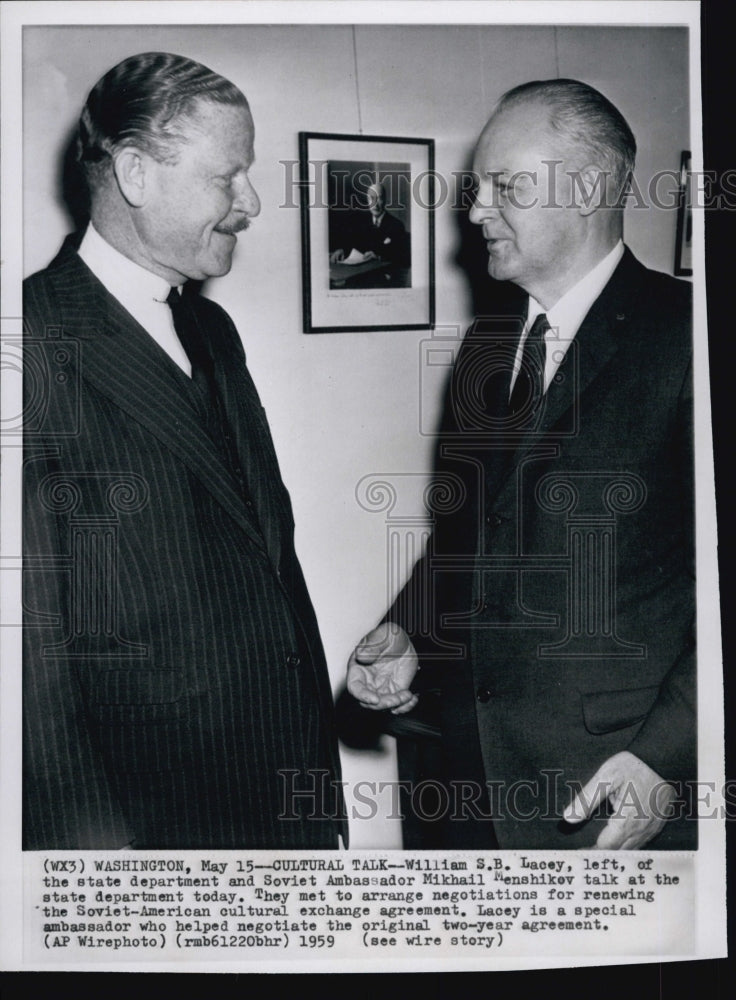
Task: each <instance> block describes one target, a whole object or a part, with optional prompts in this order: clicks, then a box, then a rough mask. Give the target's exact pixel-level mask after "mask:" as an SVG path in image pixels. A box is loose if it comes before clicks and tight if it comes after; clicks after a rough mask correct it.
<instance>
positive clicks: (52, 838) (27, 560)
mask: <svg viewBox="0 0 736 1000" xmlns="http://www.w3.org/2000/svg"><path fill="white" fill-rule="evenodd" d="M24 315H25V327H26V340H25V344H26V352H27V359H30V360H27V362H26V374H25V398H26V405H25V411H24V413H25V415H26V418H27V417H28V415H29V414H30V413H31V411H32V409H34V405H35V403H37V402H38V393H39V391H40V392H42V393H44V394H45V397H46V398H45V404H46V407H45V418H44V420H43V423H42V424H41V425H38V424H35V425H34V426H33V427H29V421H28V419H27V420H26V429H25V433H24V475H23V531H24V543H23V558H24V573H23V577H24V581H23V607H24V612H23V615H24V630H23V631H24V643H23V646H24V651H23V798H24V810H23V847H24V849H26V850H42V849H54V850H65V849H67V850H68V849H85V848H98V849H114V848H119V847H123V846H125V845H126V844H128V843H130V842H131V841H132V840H133V839H134V831H133V830H131V829H129V827H128V825H127V823H126V820H125V817H124V815H123V813H122V810H121V808H120V805H119V803H118V801H117V798H116V796H115V793H114V792H113V790H112V787H111V784H110V781H109V778H108V776H107V774H106V773H105V768H104V764H103V761H102V758H101V756H100V753H99V751H98V749H97V748H96V746H95V745H94V743H93V740H92V737H91V734H90V729H89V726H88V724H87V719H86V715H85V706H84V703H83V699H82V694H81V689H80V686H79V681H78V677H77V673H76V669H75V667H74V664H73V663H71V662H70V661H68V660H64V659H61V658H59V657H58V656H56V655H55V650H54V648H53V647H54V645H55V644H58V643H59V642H60V641H61V640H63V637H64V635H65V633H66V630H67V629H68V628H69V627H70V617H69V596H70V595H69V591H70V583H71V581H70V571H69V568H68V567H66V568H65V566H64V564H63V561H62V560H63V557H64V556H65V555H68V551H67V550H68V538H67V537H66V533H65V531H63V530H62V528H61V527H60V525H59V521H61V520H62V519H58V518H57V517H56V516H55V515H54V514H53V513H52V512H51V511H50V510H49V509H48V505H47V504H45V503H44V501H43V499H42V497H43V493H42V491H43V484H44V480H45V479H46V477H47V476H48V475H49V474H51V473H52V472H57V473H64V472H65V471H66V472H71V471H73V470H72V469H70V468H69V461H70V460H69V457H68V455H67V456H66V457H65V446H64V436H63V431H64V423H65V421H67V420H68V414H69V410H68V408H67V407H66V405H61V404H60V403H59V401H58V400H55V398H54V382H53V380H52V379H51V377H50V375H49V376H48V377H47V378H46V379H45V380H44V378H43V377H42V378H40V380H39V377H38V376H39V372H41V373H43V360H44V356H45V349H44V337H45V335H46V330H47V329H48V328H49V327H51V326H55V327H57V328H58V326H59V323H60V320H59V313H58V310H56V308H55V303H54V302H53V296H52V295H51V293H50V291H49V287H48V285H47V283H45V282H42V281H34V282H30V283H27V284H26V289H25V300H24ZM34 359H35V362H36V364H35V366H33V361H34ZM39 363H40V364H39ZM31 366H33V367H34V371H29V367H31ZM31 394H33V398H32V395H31ZM68 398H69V397H68V396H66V397H64V399H65V400H68Z"/></svg>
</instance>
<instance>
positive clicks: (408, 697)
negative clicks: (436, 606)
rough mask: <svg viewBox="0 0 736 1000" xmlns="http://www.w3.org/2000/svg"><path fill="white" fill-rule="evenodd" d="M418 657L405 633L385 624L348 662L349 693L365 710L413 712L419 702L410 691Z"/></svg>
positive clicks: (368, 637) (361, 645) (375, 629)
mask: <svg viewBox="0 0 736 1000" xmlns="http://www.w3.org/2000/svg"><path fill="white" fill-rule="evenodd" d="M417 669H418V660H417V654H416V651H415V649H414V646H413V645H412V642H411V639H410V638H409V636H408V635H407V634H406V632H405V631H404V630H403V628H401V627H400V626H398V625H395V624H394V623H393V622H382V623H381V624H380V625H379V626H378V627H377V628H374V629H373V631H372V632H369V633H368V635H366V636H364V637H363V638H362V639H361V640H360V642H359V643H358V645H357V646H356V647H355V649H354V651H353V654H352V656H351V657H350V659H349V660H348V677H347V685H348V691H349V692H350V693H351V694H352V696H353V697H354V698H356V699H357V701H359V702H360V704H361V705H362V706H363V708H371V709H374V710H375V711H380V710H383V709H390V710H391V712H392V713H393V714H394V715H402V714H403V713H404V712H410V711H411V710H412V708H414V706H415V705H416V703H417V701H418V700H419V699H418V697H417V695H415V694H414V693H413V692H412V691H411V690H410V686H411V682H412V681H413V679H414V675H415V674H416V672H417Z"/></svg>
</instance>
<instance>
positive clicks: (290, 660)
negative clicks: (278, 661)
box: [286, 653, 302, 667]
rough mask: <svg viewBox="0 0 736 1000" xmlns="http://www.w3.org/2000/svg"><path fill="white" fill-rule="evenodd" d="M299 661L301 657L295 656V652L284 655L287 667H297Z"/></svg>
mask: <svg viewBox="0 0 736 1000" xmlns="http://www.w3.org/2000/svg"><path fill="white" fill-rule="evenodd" d="M301 662H302V661H301V657H299V656H297V655H296V653H290V654H289V655H288V656H287V657H286V666H287V667H298V666H299V664H300V663H301Z"/></svg>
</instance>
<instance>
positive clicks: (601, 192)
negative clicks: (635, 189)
mask: <svg viewBox="0 0 736 1000" xmlns="http://www.w3.org/2000/svg"><path fill="white" fill-rule="evenodd" d="M607 180H608V174H607V173H606V171H605V170H603V169H602V168H601V167H599V166H597V165H596V164H594V163H589V164H588V165H587V166H585V167H583V169H582V170H579V171H577V173H576V177H575V180H574V189H573V190H574V197H575V204H576V205H577V209H578V211H579V212H580V214H581V215H583V216H587V215H592V214H593V212H595V211H596V210H597V209H599V208H600V207H601V206H602V205H605V203H606V187H607Z"/></svg>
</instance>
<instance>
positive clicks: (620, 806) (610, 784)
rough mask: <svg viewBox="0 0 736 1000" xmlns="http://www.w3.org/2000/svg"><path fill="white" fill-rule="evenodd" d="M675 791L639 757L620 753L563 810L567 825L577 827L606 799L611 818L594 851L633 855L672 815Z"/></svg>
mask: <svg viewBox="0 0 736 1000" xmlns="http://www.w3.org/2000/svg"><path fill="white" fill-rule="evenodd" d="M675 797H676V792H675V789H674V788H673V786H672V785H669V784H667V782H666V781H664V779H662V778H660V776H659V775H658V774H657V772H656V771H653V770H652V769H651V767H649V766H648V765H647V764H645V763H644V761H643V760H640V759H639V757H636V756H634V754H633V753H629V751H628V750H624V751H623V752H622V753H617V754H614V755H613V757H609V758H608V760H607V761H605V762H604V763H603V764H601V766H600V767H599V768H598V770H597V771H596V773H595V774H594V775H593V777H592V778H591V779H590V781H589V782H588V783H587V785H585V787H584V788H583V789H581V791H580V792H579V793H578V795H576V796H575V798H574V799H573V801H572V802H571V803H570V805H569V806H568V807H567V809H565V812H564V814H563V818H564V819H565V821H566V822H568V823H580V822H582V820H584V819H587V818H588V817H589V816H590V815H591V814H592V813H593V812H595V810H596V809H597V808H598V806H599V805H600V803H601V802H603V801H604V800H605V799H609V800H610V802H611V805H612V806H613V815H612V816H610V818H609V820H608V823H607V824H606V826H605V827H604V829H603V830H602V831H601V834H600V836H599V837H598V840H597V841H596V845H595V846H596V847H598V848H600V849H601V850H606V851H620V850H623V851H635V850H637V849H638V848H640V847H643V846H644V845H645V844H646V843H648V842H649V841H650V840H651V839H652V838H653V837H656V835H657V834H658V833H659V832H660V830H661V829H662V827H663V826H664V825H665V823H666V822H667V819H668V818H669V817H670V816H671V815H672V814H673V812H674V809H673V805H672V804H673V802H674V799H675Z"/></svg>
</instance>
